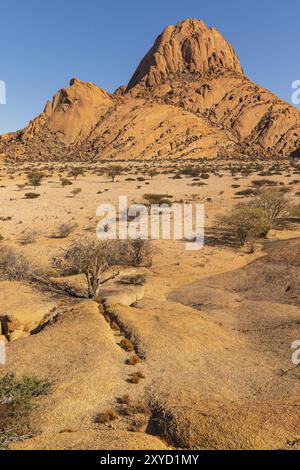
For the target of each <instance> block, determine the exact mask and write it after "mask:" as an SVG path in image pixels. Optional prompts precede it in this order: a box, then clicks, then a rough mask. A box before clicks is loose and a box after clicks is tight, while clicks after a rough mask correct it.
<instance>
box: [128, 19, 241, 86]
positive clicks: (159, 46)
mask: <svg viewBox="0 0 300 470" xmlns="http://www.w3.org/2000/svg"><path fill="white" fill-rule="evenodd" d="M227 70H232V71H235V72H239V73H243V70H242V67H241V65H240V62H239V59H238V57H237V55H236V53H235V51H234V49H233V48H232V46H231V45H230V44H229V43H228V42H227V41H226V40H225V39H224V38H223V36H222V35H221V34H220V33H219V31H217V30H216V29H215V28H207V27H206V25H205V23H204V21H199V20H185V21H182V22H180V23H179V24H177V25H176V26H168V27H167V28H166V29H165V30H164V32H163V33H162V34H161V35H160V36H159V37H158V38H157V40H156V41H155V43H154V46H153V47H152V49H151V50H150V51H149V52H148V54H147V55H146V56H145V57H144V59H143V60H142V61H141V63H140V64H139V66H138V68H137V70H136V71H135V73H134V75H133V77H132V79H131V80H130V82H129V84H128V87H127V90H130V89H131V88H133V87H134V86H136V85H137V84H139V83H140V82H143V83H145V84H146V85H147V86H149V87H154V86H157V85H160V84H161V83H162V82H164V81H165V80H167V79H169V78H170V77H173V76H174V75H176V74H178V73H183V72H187V73H190V74H197V73H201V74H203V73H222V72H225V71H227Z"/></svg>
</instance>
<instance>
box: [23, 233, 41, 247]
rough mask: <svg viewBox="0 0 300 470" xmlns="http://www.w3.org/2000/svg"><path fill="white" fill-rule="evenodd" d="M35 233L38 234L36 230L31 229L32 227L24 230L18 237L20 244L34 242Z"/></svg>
mask: <svg viewBox="0 0 300 470" xmlns="http://www.w3.org/2000/svg"><path fill="white" fill-rule="evenodd" d="M37 235H38V232H37V231H36V230H32V229H28V230H26V231H25V232H24V233H23V234H22V236H21V238H20V243H21V245H30V244H32V243H34V242H35V241H36V239H37Z"/></svg>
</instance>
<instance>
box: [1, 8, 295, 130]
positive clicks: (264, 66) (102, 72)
mask: <svg viewBox="0 0 300 470" xmlns="http://www.w3.org/2000/svg"><path fill="white" fill-rule="evenodd" d="M191 17H193V18H202V19H204V21H205V22H206V24H207V25H208V26H216V27H217V28H218V29H219V30H220V32H221V33H222V34H223V35H224V36H225V37H226V39H227V40H228V41H229V42H231V43H232V45H233V46H234V47H235V49H236V51H237V53H238V55H239V57H240V60H241V63H242V66H243V67H244V70H245V72H246V73H247V75H248V76H249V77H250V78H251V79H252V80H254V81H256V82H258V83H259V84H260V85H262V86H264V87H266V88H268V89H270V90H272V91H274V92H275V93H277V94H278V95H279V96H280V97H282V98H284V99H285V100H287V101H290V100H291V94H292V91H291V82H292V81H294V80H297V79H300V57H299V55H300V54H299V50H298V49H299V44H300V28H299V19H300V2H299V0H284V1H282V0H273V1H271V0H226V1H224V0H210V1H209V0H148V1H144V0H127V1H125V0H105V1H101V0H60V1H59V0H47V1H46V0H27V1H25V0H7V1H5V2H4V1H3V2H1V27H0V40H1V67H0V80H4V81H5V82H6V85H7V104H6V105H0V133H3V132H7V131H11V130H16V129H19V128H22V127H24V126H25V125H26V124H27V122H28V121H29V120H30V119H32V118H33V117H34V116H35V115H37V114H38V113H39V112H40V111H41V110H42V109H43V107H44V104H45V102H46V101H47V99H48V98H52V96H53V94H54V93H56V91H57V90H58V89H59V88H62V87H64V86H66V85H67V84H68V82H69V80H70V78H72V77H73V76H76V77H78V78H80V79H82V80H87V81H93V82H95V83H97V85H99V86H101V87H102V88H104V89H106V90H109V91H114V90H115V89H116V88H117V87H118V86H119V85H121V84H126V83H127V82H128V80H129V78H130V76H131V74H132V72H133V71H134V69H135V67H136V66H137V64H138V62H139V60H140V59H141V58H142V56H143V55H144V54H145V53H146V52H147V51H148V49H149V48H150V46H151V45H152V43H153V41H154V39H155V38H156V36H157V35H158V34H159V33H160V32H161V31H162V30H163V29H164V28H165V26H167V25H168V24H175V23H177V22H178V21H180V20H182V19H185V18H191Z"/></svg>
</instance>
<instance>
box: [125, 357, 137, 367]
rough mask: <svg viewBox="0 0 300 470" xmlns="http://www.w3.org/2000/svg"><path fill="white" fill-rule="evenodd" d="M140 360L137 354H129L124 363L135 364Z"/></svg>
mask: <svg viewBox="0 0 300 470" xmlns="http://www.w3.org/2000/svg"><path fill="white" fill-rule="evenodd" d="M139 362H140V359H139V358H138V357H137V356H131V357H130V358H129V359H126V362H125V364H126V365H127V366H136V365H137V364H138V363H139Z"/></svg>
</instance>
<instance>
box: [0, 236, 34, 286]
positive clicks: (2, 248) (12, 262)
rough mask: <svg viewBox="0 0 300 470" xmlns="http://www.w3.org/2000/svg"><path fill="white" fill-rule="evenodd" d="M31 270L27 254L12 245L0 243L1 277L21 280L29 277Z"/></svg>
mask: <svg viewBox="0 0 300 470" xmlns="http://www.w3.org/2000/svg"><path fill="white" fill-rule="evenodd" d="M29 271H30V263H29V261H28V259H27V258H26V257H25V256H23V255H21V254H18V253H17V252H16V251H15V250H14V249H13V248H12V247H10V246H7V245H0V277H2V278H4V279H8V280H15V281H21V280H23V279H26V278H27V276H28V274H29Z"/></svg>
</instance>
